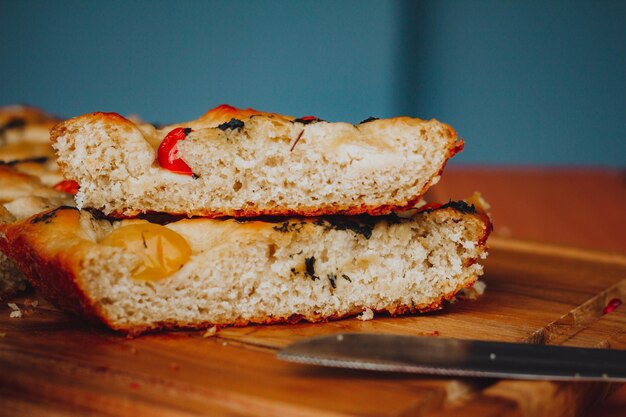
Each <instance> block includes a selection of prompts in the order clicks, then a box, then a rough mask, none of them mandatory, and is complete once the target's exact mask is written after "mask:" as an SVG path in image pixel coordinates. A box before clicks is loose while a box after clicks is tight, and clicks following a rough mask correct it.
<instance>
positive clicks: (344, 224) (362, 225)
mask: <svg viewBox="0 0 626 417" xmlns="http://www.w3.org/2000/svg"><path fill="white" fill-rule="evenodd" d="M376 222H377V219H369V218H365V217H363V218H361V220H357V219H355V218H347V217H343V218H339V217H328V218H325V219H319V220H316V221H315V224H316V225H318V226H323V227H324V228H326V230H331V229H333V230H350V231H352V232H354V233H356V234H357V235H362V236H363V237H365V239H369V238H370V237H372V230H373V229H374V226H375V225H376Z"/></svg>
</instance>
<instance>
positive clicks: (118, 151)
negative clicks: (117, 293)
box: [52, 105, 462, 217]
mask: <svg viewBox="0 0 626 417" xmlns="http://www.w3.org/2000/svg"><path fill="white" fill-rule="evenodd" d="M176 127H182V128H189V129H192V131H191V132H190V133H188V135H187V136H186V138H185V139H184V140H181V141H179V142H178V143H177V148H178V156H180V157H181V158H182V160H183V161H184V162H185V163H186V164H187V165H188V166H189V167H190V168H191V170H192V171H193V174H194V175H193V176H192V175H184V174H178V173H174V172H171V171H169V170H167V169H165V168H163V167H161V166H160V164H159V162H158V159H157V149H158V147H159V145H160V143H161V142H162V140H163V139H164V138H165V136H166V135H167V134H168V133H169V132H170V131H171V130H172V129H174V128H176ZM52 141H53V146H54V148H55V149H56V152H57V156H58V162H59V165H60V167H61V170H62V171H63V173H64V175H65V177H66V178H69V179H73V180H76V181H77V182H78V183H79V184H80V190H79V192H78V194H77V196H76V202H77V205H78V207H79V208H82V207H89V208H96V209H98V210H102V211H103V212H104V213H105V214H108V215H113V216H116V217H131V216H135V215H137V214H139V213H147V212H167V213H172V214H183V215H187V216H205V217H223V216H233V217H255V216H263V215H301V216H314V215H330V214H348V215H355V214H362V213H367V214H373V215H380V214H387V213H390V212H391V211H393V210H397V209H401V208H404V207H409V206H411V205H412V204H414V203H415V202H416V201H418V200H419V198H420V197H421V196H422V195H423V194H424V193H425V192H426V190H427V189H428V187H429V186H431V185H432V184H434V183H436V182H437V181H438V180H439V175H440V173H441V171H442V170H443V168H444V165H445V163H446V161H447V160H448V159H449V158H450V157H451V156H452V155H454V154H455V153H456V152H458V151H460V150H461V149H462V141H460V140H458V139H457V134H456V133H455V131H454V130H453V129H452V128H451V127H450V126H448V125H445V124H443V123H440V122H438V121H436V120H430V121H424V120H421V119H416V118H410V117H397V118H392V119H375V120H370V121H367V122H362V123H360V124H357V125H352V124H349V123H329V122H325V121H320V120H318V119H313V120H311V119H308V120H304V119H294V118H293V117H289V116H282V115H278V114H272V113H265V112H258V111H256V110H253V109H245V110H240V109H235V108H233V107H230V106H224V105H223V106H219V107H217V108H216V109H213V110H211V111H209V112H208V113H207V114H205V115H204V116H202V117H201V118H199V119H198V120H195V121H191V122H186V123H181V124H176V125H170V126H166V127H165V128H161V129H157V128H155V127H154V126H151V125H148V124H135V123H133V122H131V121H129V120H127V119H125V118H124V117H122V116H120V115H118V114H115V113H92V114H87V115H83V116H79V117H76V118H73V119H70V120H68V121H65V122H63V123H60V124H59V125H57V126H56V127H55V128H54V129H53V130H52Z"/></svg>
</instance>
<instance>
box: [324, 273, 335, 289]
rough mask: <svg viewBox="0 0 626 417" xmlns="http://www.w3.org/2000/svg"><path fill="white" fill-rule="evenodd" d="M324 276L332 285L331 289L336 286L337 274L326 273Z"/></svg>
mask: <svg viewBox="0 0 626 417" xmlns="http://www.w3.org/2000/svg"><path fill="white" fill-rule="evenodd" d="M326 277H327V278H328V281H330V286H331V287H333V289H335V288H337V283H336V281H337V275H335V274H328V275H326Z"/></svg>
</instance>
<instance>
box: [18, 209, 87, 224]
mask: <svg viewBox="0 0 626 417" xmlns="http://www.w3.org/2000/svg"><path fill="white" fill-rule="evenodd" d="M68 208H69V209H72V210H78V209H77V208H76V207H69V206H61V207H57V208H55V209H54V210H51V211H48V212H46V213H43V214H40V215H38V216H36V217H34V218H33V219H32V220H31V221H30V222H31V223H32V224H37V223H42V222H43V223H44V224H49V223H51V222H52V219H53V218H54V217H55V216H56V215H57V211H59V210H61V209H68Z"/></svg>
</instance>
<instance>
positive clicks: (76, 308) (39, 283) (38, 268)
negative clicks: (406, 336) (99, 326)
mask: <svg viewBox="0 0 626 417" xmlns="http://www.w3.org/2000/svg"><path fill="white" fill-rule="evenodd" d="M65 209H70V210H75V211H77V212H78V209H76V208H74V207H67V206H63V207H59V208H56V209H53V210H50V211H47V212H44V213H40V214H37V215H35V216H33V217H31V218H30V219H28V220H26V221H28V222H33V221H34V220H36V219H41V218H44V217H46V216H51V215H53V213H54V212H56V211H57V210H65ZM435 210H451V211H454V212H457V213H461V212H460V211H459V210H457V209H456V208H454V207H449V206H448V207H443V208H439V209H435ZM433 211H434V210H433ZM470 215H472V216H475V217H476V218H478V219H479V220H480V221H481V223H483V225H484V226H485V227H483V229H482V230H483V234H482V236H481V237H480V238H479V239H478V241H477V245H478V246H479V248H480V251H479V253H483V252H485V250H486V249H487V246H486V241H487V238H488V236H489V234H490V232H491V230H492V227H491V222H490V219H489V217H488V216H487V215H486V214H484V213H482V212H480V211H477V212H476V213H473V214H470ZM9 242H11V243H9ZM33 243H34V242H33V240H32V239H30V234H29V233H28V230H24V229H23V228H20V227H16V228H13V227H12V226H11V225H1V224H0V250H2V251H4V252H5V253H6V254H7V255H8V256H9V257H11V258H12V259H13V260H14V261H15V262H16V264H17V265H18V267H19V268H20V270H21V271H22V272H23V274H24V276H25V277H26V278H27V279H28V281H29V282H30V283H31V284H32V286H33V287H34V288H35V289H36V290H37V291H38V292H39V293H41V294H42V295H43V297H44V298H45V299H46V300H48V301H49V302H51V303H52V304H54V305H55V306H57V307H58V308H60V309H62V310H65V311H69V312H72V313H74V314H77V315H79V316H82V317H83V318H84V319H87V320H89V321H93V322H101V323H104V324H105V325H106V326H107V327H109V328H111V329H113V330H116V331H119V332H122V333H124V334H127V335H129V336H137V335H140V334H142V333H146V332H152V331H159V330H175V329H178V330H182V329H196V330H199V329H205V328H210V327H213V326H214V325H215V323H208V322H201V323H196V324H190V323H182V322H179V321H176V320H172V321H163V322H157V323H152V324H149V325H132V326H128V325H119V324H116V323H114V322H112V321H111V320H109V319H108V318H107V316H106V315H105V314H104V312H103V311H102V310H100V309H98V308H97V307H96V305H95V304H94V302H93V300H92V299H91V298H90V297H89V295H88V294H86V293H85V292H84V290H83V288H81V285H80V283H79V279H80V278H79V277H78V273H77V270H76V268H77V266H76V265H75V263H74V262H72V258H71V257H66V256H54V257H52V258H47V257H44V256H42V255H41V250H39V248H38V247H37V246H36V245H33ZM477 261H478V259H477V258H472V259H470V260H469V261H468V262H467V263H466V264H465V265H464V267H469V266H471V265H472V264H474V263H476V262H477ZM477 279H478V274H477V273H475V274H472V275H470V276H469V277H468V278H466V280H465V281H464V282H462V283H460V284H459V285H458V286H457V288H455V289H454V290H453V291H451V292H449V293H447V294H443V295H442V296H441V297H439V298H438V299H436V300H435V301H433V302H432V303H430V304H423V305H417V306H415V305H411V306H409V305H391V306H388V307H386V308H384V309H380V310H374V312H376V313H389V314H390V315H392V316H398V315H403V314H409V313H411V314H415V313H424V312H428V311H433V310H438V309H440V308H441V307H442V304H443V303H444V301H446V300H450V299H451V298H453V297H454V296H455V295H456V294H457V293H458V292H459V291H460V290H461V289H463V288H469V287H471V286H472V285H473V284H474V283H475V282H476V280H477ZM362 312H363V310H362V309H354V310H353V311H349V312H346V313H344V314H332V315H330V316H322V315H319V314H316V315H308V316H305V315H301V314H296V315H292V316H290V317H267V316H261V317H255V318H251V319H250V320H240V321H236V322H233V323H231V324H230V325H229V326H234V327H241V326H246V325H248V324H278V323H291V324H293V323H298V322H301V321H308V322H311V323H316V322H327V321H330V320H337V319H341V318H347V317H352V316H355V315H358V314H360V313H362ZM220 326H222V325H220Z"/></svg>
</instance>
